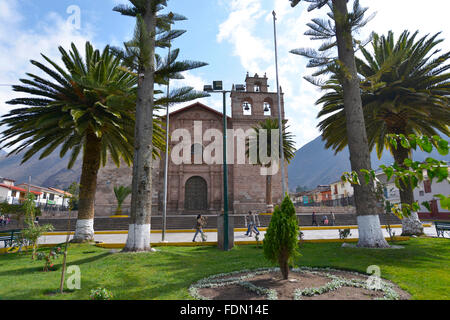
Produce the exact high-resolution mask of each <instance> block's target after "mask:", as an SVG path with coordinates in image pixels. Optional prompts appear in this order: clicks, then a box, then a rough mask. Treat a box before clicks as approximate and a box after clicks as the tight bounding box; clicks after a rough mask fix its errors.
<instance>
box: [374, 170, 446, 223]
mask: <svg viewBox="0 0 450 320" xmlns="http://www.w3.org/2000/svg"><path fill="white" fill-rule="evenodd" d="M377 178H378V179H379V180H380V181H381V182H382V183H384V184H385V187H384V197H385V199H386V200H388V201H389V202H390V203H391V204H399V203H400V190H399V189H398V188H397V187H396V186H395V183H394V179H393V178H391V180H390V181H386V180H387V179H386V175H385V174H384V172H379V173H377ZM436 194H442V195H445V196H448V195H450V184H449V183H448V182H447V180H443V181H441V182H437V181H436V180H435V181H434V182H432V183H430V180H429V179H428V176H427V173H426V172H424V180H423V181H422V182H420V183H419V185H418V187H417V188H415V189H414V200H415V201H417V202H418V203H419V205H420V211H419V212H420V213H429V211H428V209H427V208H426V207H425V206H423V205H422V202H429V203H430V207H431V209H432V213H433V214H434V215H435V216H437V214H438V213H444V212H447V213H448V212H450V211H449V210H446V209H443V208H442V206H441V204H440V202H439V198H438V197H435V196H434V195H436Z"/></svg>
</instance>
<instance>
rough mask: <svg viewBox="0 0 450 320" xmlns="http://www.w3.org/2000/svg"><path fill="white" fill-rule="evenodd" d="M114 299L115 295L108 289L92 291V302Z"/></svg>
mask: <svg viewBox="0 0 450 320" xmlns="http://www.w3.org/2000/svg"><path fill="white" fill-rule="evenodd" d="M113 297H114V295H113V293H112V292H111V291H109V290H108V289H106V288H101V287H99V288H96V289H92V290H91V294H90V295H89V298H90V299H91V300H112V299H113Z"/></svg>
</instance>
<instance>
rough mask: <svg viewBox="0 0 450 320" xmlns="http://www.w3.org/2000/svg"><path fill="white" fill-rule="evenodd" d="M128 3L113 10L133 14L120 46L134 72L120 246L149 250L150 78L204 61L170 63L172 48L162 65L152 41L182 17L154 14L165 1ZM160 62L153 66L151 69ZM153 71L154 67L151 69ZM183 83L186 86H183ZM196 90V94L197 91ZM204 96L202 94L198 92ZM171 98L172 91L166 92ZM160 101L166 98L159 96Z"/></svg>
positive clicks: (163, 41)
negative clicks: (127, 206) (127, 196)
mask: <svg viewBox="0 0 450 320" xmlns="http://www.w3.org/2000/svg"><path fill="white" fill-rule="evenodd" d="M130 3H131V5H119V6H116V7H115V8H114V9H113V10H114V11H117V12H119V13H121V14H122V15H126V16H131V17H135V18H136V29H135V35H134V39H133V40H132V41H130V42H128V43H126V44H125V50H124V51H122V54H121V55H122V56H123V57H124V62H125V66H126V67H128V69H129V72H134V73H135V74H136V75H137V77H138V88H137V99H136V126H135V145H134V158H133V179H132V185H131V189H132V193H131V212H130V215H131V223H130V225H129V229H128V238H127V243H126V245H125V247H124V249H123V251H125V252H127V251H133V252H138V251H150V250H151V247H150V218H151V209H152V157H151V155H152V150H153V147H154V146H153V143H152V142H153V140H152V134H153V126H154V122H153V112H154V109H155V106H157V103H155V95H156V94H158V91H155V89H154V86H155V84H156V83H158V81H159V82H161V83H164V82H165V81H169V79H171V78H172V79H180V78H182V75H181V74H180V72H181V71H185V70H188V69H190V68H197V67H200V66H203V65H205V64H204V63H192V62H191V63H190V62H186V63H176V62H175V59H176V57H177V56H178V51H174V53H173V54H172V55H171V56H170V57H168V60H167V63H166V64H165V65H166V68H164V67H162V66H163V64H159V62H161V61H162V60H161V59H160V58H159V56H158V55H157V54H156V53H155V48H156V47H158V46H159V47H167V46H169V45H170V43H169V42H170V40H171V39H174V38H176V37H178V36H180V35H181V34H182V33H183V32H180V31H177V30H174V31H172V30H171V29H170V26H171V24H173V23H174V21H178V20H184V19H185V17H183V16H180V15H177V14H173V13H169V14H158V13H159V12H160V11H161V10H163V9H164V8H165V7H166V6H167V1H164V0H130ZM158 67H160V68H159V69H157V68H158ZM157 71H159V72H157ZM188 89H189V88H188ZM176 95H178V96H179V97H182V96H183V95H184V96H186V97H188V98H189V99H193V98H194V97H195V96H196V95H195V94H192V88H190V89H189V90H186V89H181V90H178V91H177V92H176ZM197 96H199V95H197ZM203 96H204V95H203ZM172 98H173V100H175V98H174V96H172ZM159 102H160V103H164V102H168V101H167V99H164V98H161V99H160V100H159Z"/></svg>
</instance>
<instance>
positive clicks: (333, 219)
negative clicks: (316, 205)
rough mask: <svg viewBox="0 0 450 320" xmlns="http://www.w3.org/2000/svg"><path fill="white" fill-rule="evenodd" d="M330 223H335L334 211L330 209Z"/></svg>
mask: <svg viewBox="0 0 450 320" xmlns="http://www.w3.org/2000/svg"><path fill="white" fill-rule="evenodd" d="M330 214H331V225H332V226H334V225H335V224H336V217H335V216H334V213H333V212H332V211H331V212H330Z"/></svg>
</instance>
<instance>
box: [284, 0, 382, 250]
mask: <svg viewBox="0 0 450 320" xmlns="http://www.w3.org/2000/svg"><path fill="white" fill-rule="evenodd" d="M290 1H291V5H292V6H296V5H297V4H298V3H299V2H300V0H290ZM305 1H306V2H309V3H311V5H310V6H309V8H308V10H309V11H311V10H314V9H320V8H322V7H323V6H325V5H328V6H329V8H330V9H331V12H329V13H328V16H329V17H330V19H331V20H324V19H318V18H316V19H313V20H312V23H309V24H308V26H309V27H310V30H308V31H307V32H306V33H305V34H306V35H310V36H311V37H312V39H318V40H327V42H324V43H323V44H322V45H321V47H320V48H319V51H318V52H317V51H315V50H310V49H309V50H305V49H297V50H292V51H291V52H292V53H294V54H300V55H303V56H305V57H307V58H309V59H310V62H309V65H308V66H309V67H321V70H320V71H318V72H316V73H315V74H313V76H315V77H318V76H321V75H324V74H326V73H329V72H330V71H332V70H335V71H336V73H337V74H338V75H339V81H340V83H341V85H342V89H343V97H344V110H345V120H346V121H345V125H346V128H347V140H348V147H349V153H350V163H351V168H352V170H353V171H355V172H357V173H358V174H361V172H360V170H361V169H365V170H370V169H371V161H370V152H369V146H368V140H367V133H366V130H365V124H364V114H363V110H362V101H361V94H360V88H359V85H360V80H359V78H358V75H357V70H356V62H355V45H356V43H357V42H356V41H355V39H354V38H353V32H354V31H356V30H358V29H359V28H361V27H362V26H364V25H365V24H366V23H367V21H368V19H365V18H364V15H365V12H366V11H367V8H361V7H360V5H359V1H358V0H355V1H354V3H353V11H352V12H349V11H348V8H347V0H332V1H331V0H330V1H328V0H305ZM335 47H337V51H338V57H337V58H330V57H328V56H327V55H326V54H325V53H326V52H327V51H329V50H330V49H332V48H335ZM309 80H313V79H309ZM313 82H316V83H317V81H314V80H313ZM354 192H355V205H356V212H357V221H358V229H359V241H358V246H360V247H388V246H389V245H388V243H387V242H386V240H385V239H384V237H383V233H382V230H381V225H380V218H379V213H380V211H381V208H379V207H378V206H377V200H376V195H375V190H374V186H373V185H372V184H361V185H356V186H355V188H354Z"/></svg>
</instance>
